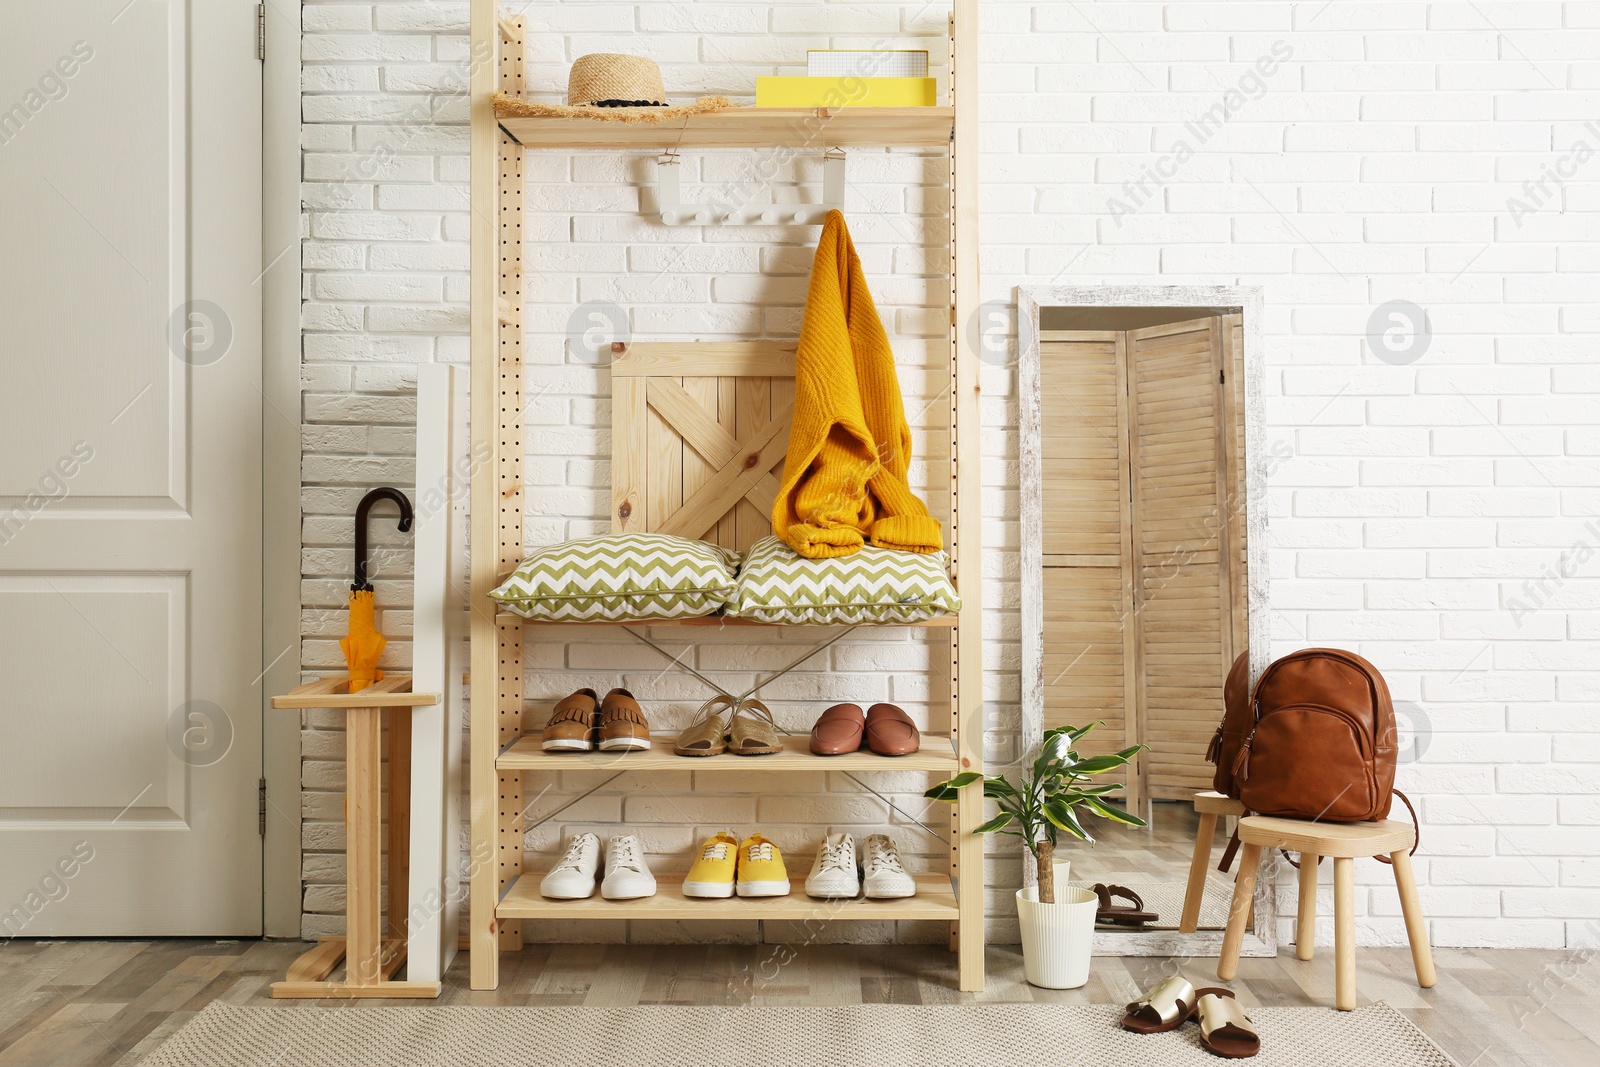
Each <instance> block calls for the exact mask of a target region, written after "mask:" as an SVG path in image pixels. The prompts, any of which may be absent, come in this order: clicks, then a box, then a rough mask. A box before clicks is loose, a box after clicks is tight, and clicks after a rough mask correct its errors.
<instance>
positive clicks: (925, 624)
mask: <svg viewBox="0 0 1600 1067" xmlns="http://www.w3.org/2000/svg"><path fill="white" fill-rule="evenodd" d="M494 621H495V625H496V626H518V625H521V626H696V627H700V628H701V629H706V628H716V627H721V626H768V627H772V626H778V627H783V628H784V629H788V630H794V629H799V628H800V627H797V626H796V625H795V624H794V623H786V622H762V621H761V620H760V619H736V618H732V617H730V616H727V615H702V616H700V617H698V618H693V619H640V620H639V621H638V622H551V621H550V620H548V619H524V618H523V617H522V616H521V615H516V614H513V613H511V612H509V611H502V612H498V613H497V614H496V615H495V617H494ZM959 621H960V620H959V617H958V616H955V615H939V616H935V617H934V618H931V619H924V620H923V621H921V622H906V623H896V624H895V625H898V626H912V627H918V628H921V629H934V630H950V629H954V628H955V626H956V624H957V622H959ZM863 625H869V626H871V625H879V624H877V623H865V624H863ZM828 628H829V627H828V626H827V625H822V626H814V627H812V629H828Z"/></svg>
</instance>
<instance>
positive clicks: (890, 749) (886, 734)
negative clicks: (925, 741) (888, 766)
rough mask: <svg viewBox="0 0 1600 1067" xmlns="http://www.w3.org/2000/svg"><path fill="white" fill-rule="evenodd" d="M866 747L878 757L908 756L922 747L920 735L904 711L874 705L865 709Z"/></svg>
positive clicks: (887, 706)
mask: <svg viewBox="0 0 1600 1067" xmlns="http://www.w3.org/2000/svg"><path fill="white" fill-rule="evenodd" d="M867 747H868V748H870V749H872V751H874V752H876V753H877V754H878V755H880V756H909V755H911V753H913V752H915V751H916V750H917V749H919V748H921V747H922V735H921V734H919V733H918V732H917V724H916V723H914V722H912V721H911V716H909V715H907V714H906V713H905V712H904V711H901V710H900V709H899V708H897V707H895V706H894V705H893V704H874V705H872V707H870V708H868V709H867Z"/></svg>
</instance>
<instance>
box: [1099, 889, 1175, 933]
mask: <svg viewBox="0 0 1600 1067" xmlns="http://www.w3.org/2000/svg"><path fill="white" fill-rule="evenodd" d="M1093 888H1094V895H1095V896H1096V897H1098V898H1099V899H1100V907H1099V910H1097V911H1096V912H1095V916H1094V921H1095V922H1097V923H1110V924H1112V925H1114V926H1143V925H1144V924H1145V923H1148V922H1155V921H1156V920H1157V919H1159V918H1161V916H1160V915H1158V914H1157V913H1156V912H1153V911H1145V910H1144V898H1143V897H1141V896H1140V895H1139V894H1138V893H1135V892H1134V891H1133V890H1131V889H1129V888H1128V887H1127V886H1125V885H1106V884H1105V883H1103V882H1096V883H1095V884H1094V887H1093ZM1112 897H1121V898H1122V899H1123V900H1126V901H1130V902H1132V904H1133V906H1132V907H1128V906H1127V905H1123V904H1113V903H1111V898H1112Z"/></svg>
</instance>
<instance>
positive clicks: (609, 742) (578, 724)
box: [541, 689, 650, 752]
mask: <svg viewBox="0 0 1600 1067" xmlns="http://www.w3.org/2000/svg"><path fill="white" fill-rule="evenodd" d="M541 745H542V747H543V748H544V750H545V751H546V752H593V751H595V750H596V749H598V750H599V751H601V752H629V751H643V750H645V749H648V748H649V747H650V722H649V720H647V719H646V718H645V717H644V710H643V709H642V708H640V707H639V702H638V701H637V700H635V699H634V698H633V694H632V693H630V692H628V691H627V690H626V689H613V690H611V692H609V693H607V694H606V698H605V699H604V700H601V699H600V698H599V697H598V696H597V695H596V694H595V691H594V690H593V689H580V690H578V691H577V692H576V693H573V694H572V695H571V696H568V697H566V698H564V699H563V700H561V701H560V702H558V703H557V704H556V706H555V710H554V711H552V712H551V713H550V721H549V722H548V723H546V724H545V728H544V735H543V737H542V738H541Z"/></svg>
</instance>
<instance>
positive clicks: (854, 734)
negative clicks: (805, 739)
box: [811, 704, 922, 756]
mask: <svg viewBox="0 0 1600 1067" xmlns="http://www.w3.org/2000/svg"><path fill="white" fill-rule="evenodd" d="M863 747H865V748H867V749H868V750H869V751H872V752H876V753H877V754H878V755H880V756H909V755H911V753H913V752H915V751H916V750H917V749H919V748H921V747H922V736H921V735H920V734H919V733H918V732H917V724H916V723H914V722H912V721H911V716H909V715H907V714H906V713H905V712H904V711H902V710H901V709H900V708H897V707H895V706H894V705H893V704H874V705H872V707H870V708H868V709H867V710H866V712H865V713H863V712H862V711H861V705H859V704H835V705H834V706H833V707H831V708H829V709H828V710H827V711H825V712H823V713H822V714H821V715H820V716H818V717H817V722H816V725H814V726H812V727H811V751H812V753H813V754H815V755H818V756H842V755H844V754H845V753H847V752H859V751H860V750H861V749H862V748H863Z"/></svg>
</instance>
